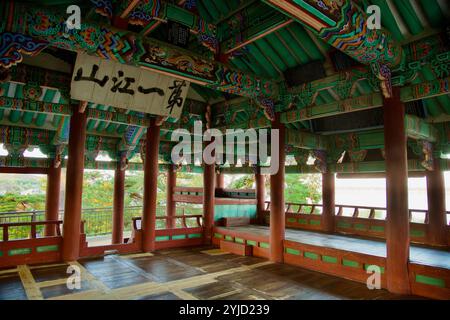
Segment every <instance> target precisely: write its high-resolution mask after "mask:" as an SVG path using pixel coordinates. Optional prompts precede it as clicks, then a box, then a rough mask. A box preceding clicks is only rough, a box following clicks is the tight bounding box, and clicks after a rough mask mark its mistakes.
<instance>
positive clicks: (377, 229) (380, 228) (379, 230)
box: [370, 226, 384, 232]
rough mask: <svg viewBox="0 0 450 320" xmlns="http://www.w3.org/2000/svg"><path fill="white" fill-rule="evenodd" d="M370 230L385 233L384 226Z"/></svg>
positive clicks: (372, 227) (373, 227)
mask: <svg viewBox="0 0 450 320" xmlns="http://www.w3.org/2000/svg"><path fill="white" fill-rule="evenodd" d="M370 230H372V231H376V232H384V227H383V226H371V227H370Z"/></svg>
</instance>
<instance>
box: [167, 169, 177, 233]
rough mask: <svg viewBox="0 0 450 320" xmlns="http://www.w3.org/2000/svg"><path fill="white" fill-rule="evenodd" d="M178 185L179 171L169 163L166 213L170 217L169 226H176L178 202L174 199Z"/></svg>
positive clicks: (170, 227)
mask: <svg viewBox="0 0 450 320" xmlns="http://www.w3.org/2000/svg"><path fill="white" fill-rule="evenodd" d="M176 186H177V171H176V169H175V166H174V165H173V164H171V165H169V168H168V169H167V187H166V189H167V190H166V193H167V198H166V199H167V208H166V210H167V211H166V214H167V217H169V219H167V228H168V229H172V228H175V225H176V221H175V216H176V203H175V201H174V195H175V187H176Z"/></svg>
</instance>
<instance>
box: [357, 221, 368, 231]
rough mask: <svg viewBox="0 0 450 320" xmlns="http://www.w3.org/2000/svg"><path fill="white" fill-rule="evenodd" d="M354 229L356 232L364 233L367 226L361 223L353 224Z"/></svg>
mask: <svg viewBox="0 0 450 320" xmlns="http://www.w3.org/2000/svg"><path fill="white" fill-rule="evenodd" d="M354 228H355V229H356V230H361V231H365V230H366V229H367V226H366V225H365V224H362V223H355V225H354Z"/></svg>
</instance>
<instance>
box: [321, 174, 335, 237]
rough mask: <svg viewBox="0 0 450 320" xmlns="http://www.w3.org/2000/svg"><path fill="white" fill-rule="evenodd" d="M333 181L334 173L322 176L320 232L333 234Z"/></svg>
mask: <svg viewBox="0 0 450 320" xmlns="http://www.w3.org/2000/svg"><path fill="white" fill-rule="evenodd" d="M334 191H335V180H334V173H332V172H326V173H323V174H322V204H323V212H322V230H323V231H325V232H329V233H332V232H334V217H335V198H334Z"/></svg>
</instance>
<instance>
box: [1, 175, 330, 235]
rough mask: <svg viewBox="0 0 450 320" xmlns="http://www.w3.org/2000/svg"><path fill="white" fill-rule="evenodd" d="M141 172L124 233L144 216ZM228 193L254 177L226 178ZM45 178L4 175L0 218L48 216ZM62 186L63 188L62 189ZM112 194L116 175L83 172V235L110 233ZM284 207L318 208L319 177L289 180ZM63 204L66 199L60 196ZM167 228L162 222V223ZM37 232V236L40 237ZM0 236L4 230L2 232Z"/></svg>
mask: <svg viewBox="0 0 450 320" xmlns="http://www.w3.org/2000/svg"><path fill="white" fill-rule="evenodd" d="M166 180H167V173H166V172H161V173H160V174H159V176H158V184H157V185H158V187H157V201H158V210H157V215H159V216H164V215H165V205H166ZM143 181H144V173H143V172H142V171H129V172H127V173H126V176H125V207H137V208H132V209H126V210H125V212H124V224H125V225H124V229H125V231H130V230H131V220H132V217H135V216H140V215H141V210H142V209H141V208H142V204H143ZM226 181H227V182H228V185H227V188H233V189H251V188H254V176H253V175H228V176H226ZM46 183H47V182H46V177H45V176H44V175H40V176H38V175H27V176H24V175H1V177H0V212H21V211H42V210H45V197H46V195H45V190H46ZM63 183H64V182H62V184H63ZM265 183H266V192H267V194H266V198H267V199H269V196H270V192H269V191H270V179H269V177H266V182H265ZM177 185H178V186H184V187H202V186H203V176H202V175H201V174H194V173H181V172H180V173H178V174H177ZM62 192H64V191H62ZM113 193H114V172H113V171H97V170H85V172H84V181H83V198H82V204H83V209H94V210H93V211H87V210H85V211H84V215H83V219H84V220H85V221H86V224H85V232H86V233H87V234H88V235H100V234H107V233H110V232H111V228H112V225H111V217H112V206H113ZM285 198H286V202H300V203H319V202H320V201H321V195H320V176H319V175H286V191H285ZM62 199H64V194H62ZM201 212H202V209H201V205H190V204H186V205H183V206H180V205H178V206H177V215H183V214H186V215H189V214H201ZM35 218H36V220H43V219H44V215H43V214H40V215H37V216H36V217H35ZM0 221H1V222H27V221H31V215H25V216H21V217H19V218H18V217H17V215H15V216H14V217H11V218H8V217H7V216H2V217H1V219H0ZM158 223H159V224H162V223H164V221H163V220H161V221H158ZM42 231H43V230H42V228H41V227H39V228H38V232H42ZM0 233H1V230H0ZM27 234H29V227H20V228H11V230H10V236H11V239H14V238H21V237H22V238H23V237H26V236H27Z"/></svg>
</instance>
